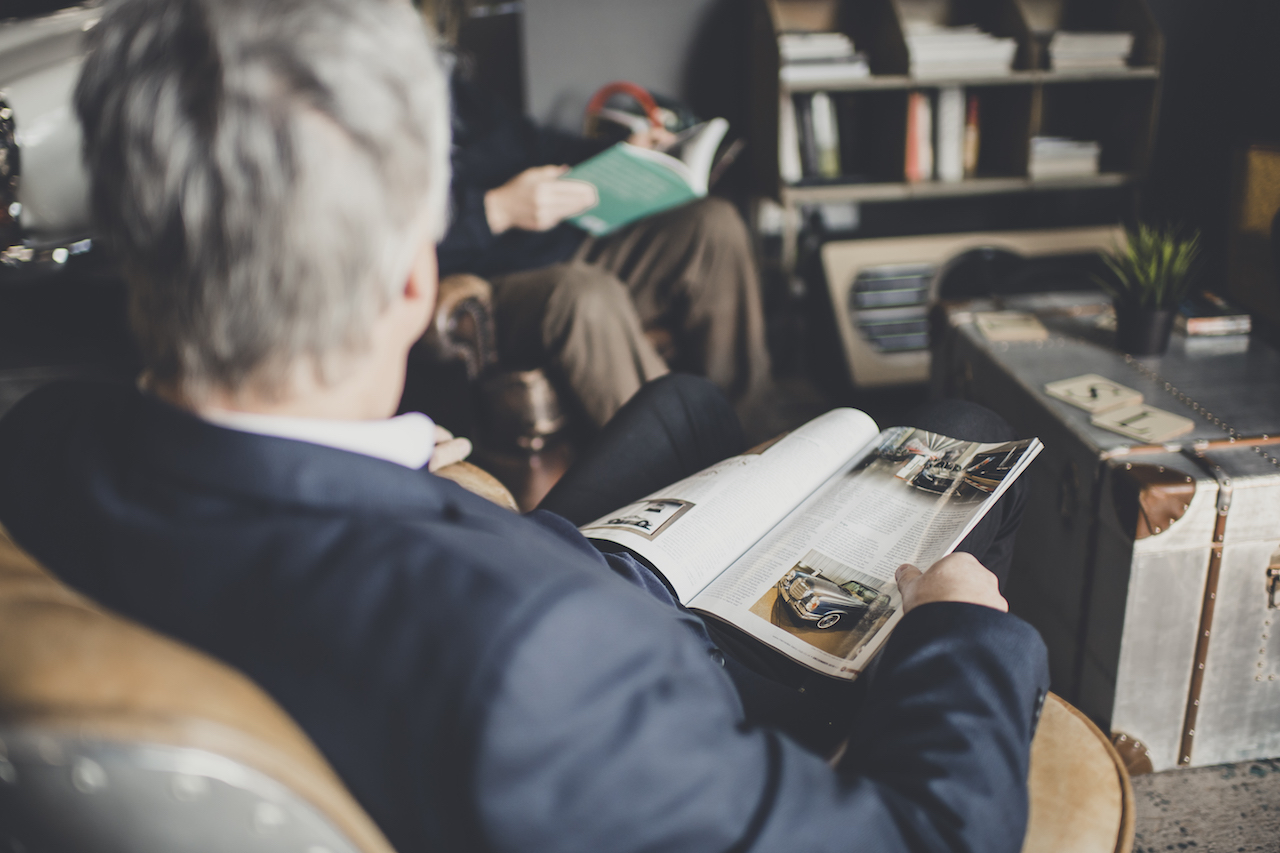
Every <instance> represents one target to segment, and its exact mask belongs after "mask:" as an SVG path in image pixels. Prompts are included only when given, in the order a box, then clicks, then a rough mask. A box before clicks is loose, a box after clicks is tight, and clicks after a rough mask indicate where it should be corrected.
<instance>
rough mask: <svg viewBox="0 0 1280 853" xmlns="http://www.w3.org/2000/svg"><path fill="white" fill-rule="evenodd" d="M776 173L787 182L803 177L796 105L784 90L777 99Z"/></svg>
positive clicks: (796, 180)
mask: <svg viewBox="0 0 1280 853" xmlns="http://www.w3.org/2000/svg"><path fill="white" fill-rule="evenodd" d="M778 175H779V176H780V177H781V178H782V180H783V181H784V182H786V183H788V184H794V183H796V182H798V181H799V180H800V179H801V178H803V177H804V167H803V166H802V165H801V162H800V131H799V128H798V127H797V125H796V107H795V103H794V102H793V101H792V100H791V96H790V95H788V94H787V93H786V92H783V93H782V97H780V98H779V99H778Z"/></svg>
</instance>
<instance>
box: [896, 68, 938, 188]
mask: <svg viewBox="0 0 1280 853" xmlns="http://www.w3.org/2000/svg"><path fill="white" fill-rule="evenodd" d="M906 148H907V150H906V158H905V167H904V169H903V171H904V177H905V178H906V180H907V182H908V183H919V182H920V181H929V180H932V179H933V99H932V98H931V97H929V94H928V93H927V92H921V91H915V92H911V93H910V94H909V95H907V137H906Z"/></svg>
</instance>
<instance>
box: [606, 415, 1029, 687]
mask: <svg viewBox="0 0 1280 853" xmlns="http://www.w3.org/2000/svg"><path fill="white" fill-rule="evenodd" d="M1040 448H1041V445H1040V442H1039V441H1038V440H1037V439H1034V438H1032V439H1026V440H1023V441H1013V442H1005V443H998V444H980V443H977V442H970V441H961V440H958V439H953V438H948V437H946V436H943V435H939V434H937V433H932V432H926V431H924V430H919V429H915V428H913V427H891V428H889V429H886V430H884V431H880V429H879V427H877V426H876V424H875V422H874V421H872V420H871V418H869V417H868V416H867V415H865V414H863V413H862V412H858V411H855V410H853V409H836V410H833V411H831V412H828V413H827V414H825V415H822V416H821V417H819V418H816V419H815V420H813V421H810V422H809V423H807V424H805V425H804V426H802V427H800V428H799V429H797V430H795V431H794V432H792V433H790V434H788V435H787V436H785V437H784V438H782V439H781V440H778V441H776V442H774V443H773V444H771V445H768V446H767V447H766V448H764V449H763V450H757V451H752V452H748V453H746V454H744V455H742V456H735V457H733V458H732V459H727V460H725V461H723V462H720V463H717V464H716V465H713V466H711V467H710V468H707V469H706V470H704V471H701V472H699V473H697V474H694V475H693V476H691V477H688V478H686V479H684V480H681V481H680V482H678V483H675V484H674V485H672V486H668V487H666V488H664V489H660V490H658V491H657V492H654V493H653V494H651V495H649V496H648V497H646V498H644V499H643V500H640V501H637V502H636V503H634V504H631V505H629V506H626V507H623V508H621V509H619V510H617V511H615V512H611V513H608V514H607V515H604V516H602V517H600V518H599V519H597V520H596V521H593V522H591V523H590V524H587V525H584V526H583V528H582V532H583V534H584V535H586V536H587V537H588V538H590V539H595V540H603V541H607V542H610V543H612V545H613V546H614V547H622V548H625V549H627V550H628V551H630V552H631V553H632V554H633V555H635V556H636V557H637V558H638V559H640V560H641V561H643V562H645V563H646V564H647V565H649V566H650V567H652V568H653V569H654V570H655V571H656V572H658V573H659V574H660V575H661V576H662V577H663V578H664V579H665V581H666V582H667V585H668V586H669V587H670V588H671V589H672V591H673V592H674V593H675V595H676V597H677V598H678V599H679V600H680V602H681V603H682V604H684V605H685V606H687V607H689V608H691V609H693V610H696V611H698V612H700V613H704V614H706V615H708V616H710V617H713V618H716V619H720V620H722V621H724V622H728V623H730V624H732V625H736V626H737V627H738V628H740V629H741V630H743V631H745V632H746V633H748V634H750V635H751V636H753V637H755V638H757V639H758V640H760V641H761V642H763V643H765V644H766V645H768V646H770V647H772V648H774V649H776V650H777V651H779V652H781V653H782V654H784V655H786V656H787V657H789V658H791V659H792V660H795V661H797V662H799V663H800V664H803V665H805V666H807V667H809V668H811V669H813V670H815V671H817V672H820V673H824V674H826V675H829V676H832V677H834V678H839V679H853V678H856V677H857V676H858V674H859V673H861V672H862V671H863V670H864V669H865V668H866V666H867V664H868V662H869V661H870V660H871V659H872V658H873V657H874V655H875V654H876V652H877V651H879V649H880V648H881V647H882V646H883V645H884V643H885V641H886V640H887V639H888V637H889V634H890V632H891V631H892V630H893V628H894V626H895V625H896V624H897V623H898V621H899V619H901V617H902V599H901V595H900V593H899V591H898V588H897V585H896V583H895V581H894V573H895V570H896V569H897V567H898V566H899V565H901V564H902V563H913V564H915V565H916V566H919V567H920V568H922V569H924V568H927V567H928V566H930V565H932V564H933V563H934V562H936V561H937V560H938V559H940V558H941V557H943V556H945V555H946V554H949V553H950V552H951V551H952V550H953V549H954V548H955V547H956V545H958V544H959V543H960V541H961V540H963V539H964V537H965V536H966V535H967V534H968V532H969V531H970V530H972V529H973V527H974V526H975V525H976V524H977V523H978V521H979V520H980V519H981V518H982V517H983V515H985V514H986V513H987V512H988V511H989V510H990V509H991V507H992V506H993V505H994V504H995V502H996V501H997V500H999V498H1000V496H1001V494H1003V492H1004V491H1005V489H1006V488H1008V486H1009V484H1010V483H1012V482H1013V481H1014V480H1015V479H1016V478H1017V477H1018V476H1019V475H1021V474H1022V472H1023V471H1025V470H1026V468H1027V466H1028V465H1029V464H1030V463H1031V461H1032V460H1033V459H1034V458H1035V456H1036V454H1037V453H1039V452H1040Z"/></svg>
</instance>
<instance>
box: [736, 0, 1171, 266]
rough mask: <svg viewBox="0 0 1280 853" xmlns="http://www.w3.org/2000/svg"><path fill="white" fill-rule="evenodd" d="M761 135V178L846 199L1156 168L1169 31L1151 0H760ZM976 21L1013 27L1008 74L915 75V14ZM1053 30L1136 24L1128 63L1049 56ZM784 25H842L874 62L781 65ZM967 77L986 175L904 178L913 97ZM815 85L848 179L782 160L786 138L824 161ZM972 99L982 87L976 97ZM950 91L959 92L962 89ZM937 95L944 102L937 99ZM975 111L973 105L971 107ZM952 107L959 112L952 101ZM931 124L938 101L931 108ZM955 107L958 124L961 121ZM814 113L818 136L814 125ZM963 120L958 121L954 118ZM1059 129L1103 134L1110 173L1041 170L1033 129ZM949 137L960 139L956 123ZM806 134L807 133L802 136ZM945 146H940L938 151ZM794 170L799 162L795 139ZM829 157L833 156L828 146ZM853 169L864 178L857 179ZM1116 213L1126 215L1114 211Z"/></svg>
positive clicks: (988, 191)
mask: <svg viewBox="0 0 1280 853" xmlns="http://www.w3.org/2000/svg"><path fill="white" fill-rule="evenodd" d="M750 2H751V8H752V9H753V12H752V21H751V28H750V34H749V39H750V51H751V56H752V63H751V83H750V85H751V90H752V98H751V104H752V106H751V117H750V125H749V127H748V129H747V133H748V137H749V139H750V142H751V147H750V152H751V154H750V155H749V156H750V167H751V172H752V183H753V187H754V190H755V192H756V193H757V194H758V195H760V196H761V197H768V198H773V199H775V200H777V201H779V202H781V203H782V205H783V206H784V207H785V208H788V209H791V210H794V208H796V207H797V206H800V205H808V204H822V203H840V202H870V203H876V202H902V201H906V202H913V201H920V202H922V203H923V202H925V201H927V200H929V199H947V198H966V197H980V196H994V195H1005V196H1013V195H1015V194H1018V193H1028V192H1044V191H1062V190H1090V189H1099V190H1105V189H1107V188H1115V187H1127V186H1134V185H1136V184H1138V182H1139V181H1140V180H1141V178H1142V176H1143V175H1144V173H1145V172H1146V169H1147V166H1148V163H1149V161H1150V157H1151V149H1152V145H1153V141H1154V135H1155V123H1156V113H1157V109H1158V105H1159V102H1160V88H1161V83H1160V68H1161V62H1162V57H1163V38H1162V36H1161V34H1160V31H1159V28H1158V27H1157V26H1156V24H1155V19H1154V17H1153V16H1152V14H1151V10H1150V8H1149V5H1148V4H1149V2H1150V0H750ZM920 23H930V24H936V25H941V26H956V27H961V26H975V27H977V28H978V29H980V30H982V31H984V32H988V33H990V34H992V35H994V36H996V37H998V38H1008V39H1013V40H1014V41H1015V42H1016V45H1017V50H1016V53H1015V54H1014V56H1013V59H1012V62H1011V66H1010V70H1009V71H1008V72H1006V73H1000V74H978V75H955V76H946V77H919V76H913V75H912V74H911V73H910V70H911V69H912V68H913V67H915V68H917V70H918V69H919V68H920V66H919V64H918V63H917V64H914V65H913V62H912V56H911V53H910V42H909V40H908V38H907V34H908V32H909V31H910V30H911V28H912V27H914V26H915V25H917V24H920ZM1055 31H1067V32H1116V33H1131V34H1132V35H1133V49H1132V51H1131V53H1130V54H1129V57H1128V59H1127V60H1126V61H1127V62H1130V63H1132V65H1131V66H1127V67H1123V68H1100V69H1069V70H1056V69H1053V68H1050V67H1049V66H1050V65H1051V64H1052V61H1053V60H1052V57H1051V56H1050V55H1049V51H1048V50H1047V49H1046V48H1047V44H1048V36H1049V34H1050V33H1052V32H1055ZM783 32H842V33H844V34H845V35H846V36H848V37H849V38H850V40H851V41H852V42H853V43H854V44H855V45H856V47H857V49H858V50H860V51H863V52H865V53H866V56H867V60H868V65H869V67H870V70H871V72H872V73H871V76H868V77H863V78H856V79H852V80H850V79H843V80H841V79H828V80H821V79H819V80H806V81H803V82H784V81H783V80H782V79H781V72H782V64H781V59H782V57H781V53H780V50H779V46H778V36H779V34H780V33H783ZM944 87H959V88H961V89H963V90H965V92H964V98H965V104H966V107H967V108H969V107H968V105H969V104H970V103H972V104H973V107H972V108H971V109H973V111H974V113H973V114H976V116H977V122H978V135H977V138H978V160H977V165H976V172H977V174H978V175H979V176H981V177H976V178H972V179H968V180H964V181H955V182H941V181H921V182H918V183H907V182H906V181H905V180H904V176H905V173H906V159H907V158H906V150H907V137H908V129H907V128H908V105H909V104H911V103H913V99H914V95H913V92H915V91H922V92H923V93H924V94H925V95H926V96H932V94H933V93H934V92H937V90H939V89H941V88H944ZM816 93H825V94H829V98H828V99H824V100H823V102H822V108H823V109H824V110H826V109H830V110H831V114H832V116H833V118H834V123H835V127H836V131H837V132H836V134H834V135H835V136H836V137H837V138H838V143H837V144H838V152H839V174H841V175H843V176H844V178H843V180H846V181H849V183H840V182H838V181H832V182H830V183H826V182H816V181H815V182H814V183H809V182H807V181H806V182H802V183H800V184H788V183H787V182H786V181H785V180H784V179H783V177H782V169H781V168H780V162H779V161H780V157H779V153H780V150H781V149H780V145H781V144H782V143H783V142H785V143H786V144H787V145H788V147H790V146H791V145H798V148H799V151H798V154H799V157H800V159H801V161H802V166H801V169H800V172H803V173H804V174H805V175H811V174H816V173H817V172H818V171H819V168H818V167H817V166H815V165H814V164H815V163H816V161H817V158H816V156H815V152H814V147H813V146H814V143H813V141H812V140H813V133H814V131H813V127H812V121H813V119H812V112H810V110H811V109H812V105H813V101H814V95H815V94H816ZM971 99H972V100H971ZM916 102H917V103H918V101H916ZM953 103H954V102H953ZM935 109H936V108H935ZM792 112H794V113H795V114H796V115H797V116H799V117H800V118H799V119H792V120H793V121H796V124H797V128H796V130H797V133H798V137H799V142H798V143H797V142H796V141H795V137H792V136H790V134H789V132H788V133H787V138H786V139H785V140H784V139H781V138H780V137H781V136H782V135H783V134H780V126H779V120H780V116H781V115H784V114H785V115H790V114H791V113H792ZM966 114H968V113H966ZM949 115H952V116H954V112H952V113H949ZM934 122H935V132H936V130H937V127H936V122H937V113H936V111H935V113H934ZM954 126H955V125H954V120H952V124H951V125H950V127H951V128H954ZM806 127H808V136H807V137H806ZM951 132H952V133H954V130H952V131H951ZM1037 136H1062V137H1067V138H1070V139H1078V140H1093V141H1096V142H1097V143H1098V144H1099V147H1100V156H1099V169H1100V171H1101V174H1097V175H1088V176H1080V177H1073V178H1052V179H1049V178H1044V179H1039V180H1036V179H1033V178H1030V177H1029V176H1028V173H1029V171H1030V167H1031V164H1030V153H1031V140H1032V139H1034V138H1035V137H1037ZM948 139H949V140H951V141H952V147H951V148H950V149H949V151H951V152H954V150H955V149H954V136H950V137H948ZM806 140H808V141H806ZM936 151H937V149H935V153H936ZM785 153H786V155H787V173H788V175H789V176H790V178H791V179H794V178H795V177H796V175H797V174H798V172H797V171H796V170H795V167H794V157H793V155H792V152H791V151H790V150H788V151H786V152H785ZM827 162H828V164H830V162H831V161H830V159H828V160H827ZM855 181H856V183H855ZM1117 218H1118V216H1117ZM799 221H800V220H799V218H798V217H795V216H788V217H786V218H785V219H784V223H788V224H785V225H784V228H783V249H782V257H783V262H782V265H783V267H784V268H789V267H790V264H791V263H792V262H793V261H794V259H795V256H796V246H797V239H798V228H799V226H798V225H797V224H796V223H798V222H799Z"/></svg>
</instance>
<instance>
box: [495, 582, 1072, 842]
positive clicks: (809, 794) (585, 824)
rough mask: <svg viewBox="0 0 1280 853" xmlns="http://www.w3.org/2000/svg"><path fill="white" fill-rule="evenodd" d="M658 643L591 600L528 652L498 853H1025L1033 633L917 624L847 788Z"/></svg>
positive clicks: (706, 672)
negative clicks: (748, 718) (747, 718)
mask: <svg viewBox="0 0 1280 853" xmlns="http://www.w3.org/2000/svg"><path fill="white" fill-rule="evenodd" d="M654 606H655V607H657V606H658V605H654ZM653 628H654V625H653V624H651V623H649V622H648V620H647V619H645V618H642V615H641V614H640V613H639V611H638V610H637V609H635V608H632V609H627V610H624V609H617V608H613V607H611V606H610V605H609V603H608V601H607V600H605V599H604V598H603V597H601V598H599V599H597V598H596V597H594V596H593V595H592V594H591V593H590V592H589V591H586V592H584V593H583V594H582V595H581V596H580V597H576V598H573V599H569V600H565V601H563V602H562V603H561V605H560V606H558V607H556V608H553V609H552V611H551V612H548V613H546V614H545V618H543V619H541V620H540V621H539V622H538V624H537V625H536V626H534V627H533V629H532V630H531V631H529V632H528V633H527V634H526V635H525V636H524V637H523V639H522V642H521V643H520V644H519V646H518V647H517V648H516V649H514V650H513V654H512V657H511V659H510V661H509V665H508V666H507V667H506V668H505V674H504V675H503V677H502V678H501V680H500V682H499V686H498V689H497V692H496V694H495V695H493V696H491V697H488V698H489V701H487V702H486V703H485V706H486V708H487V709H488V710H487V714H486V716H485V718H484V719H485V722H484V726H483V734H482V736H481V738H480V749H479V756H478V765H477V766H478V773H477V777H476V787H475V790H476V792H477V794H476V796H477V799H478V810H479V813H480V816H481V819H482V823H483V825H484V826H485V827H486V831H487V832H488V834H489V836H490V838H489V840H490V841H491V843H492V844H493V845H494V847H495V848H496V849H498V850H511V851H515V850H520V851H550V850H556V851H579V850H580V851H639V850H663V851H699V852H700V853H706V851H728V850H742V851H745V850H805V851H827V850H855V849H856V850H877V851H904V853H905V851H911V852H912V853H921V851H944V850H946V851H983V853H999V851H1009V853H1013V852H1014V851H1017V850H1018V849H1019V848H1020V846H1021V843H1022V838H1023V835H1024V833H1025V829H1026V818H1027V795H1026V776H1027V763H1028V755H1029V749H1030V741H1031V736H1032V731H1033V728H1034V720H1035V718H1036V714H1037V710H1038V705H1039V702H1040V701H1041V699H1042V697H1043V695H1044V691H1045V689H1046V688H1047V683H1048V672H1047V664H1046V659H1045V653H1044V647H1043V644H1042V643H1041V641H1040V639H1039V637H1038V635H1037V634H1036V633H1035V631H1034V630H1033V629H1031V628H1030V627H1029V626H1028V625H1026V624H1025V623H1024V622H1022V621H1021V620H1019V619H1017V618H1016V617H1013V616H1009V615H1007V614H1002V613H998V612H996V611H994V610H990V609H987V608H982V607H978V606H976V605H966V604H933V605H927V606H924V607H921V608H919V609H918V610H917V611H914V612H913V613H911V614H909V615H908V616H907V617H906V618H904V619H903V621H902V622H901V624H900V626H899V628H898V630H897V632H896V633H895V635H894V637H893V639H892V640H891V641H890V643H889V645H888V647H887V648H886V651H885V653H884V655H883V658H882V660H881V663H880V666H879V668H878V671H877V673H876V675H875V677H874V682H873V684H872V685H871V688H870V696H869V698H868V704H867V706H866V708H865V710H864V711H863V712H862V713H861V715H860V717H859V719H858V721H857V724H858V728H857V730H856V732H855V735H854V739H853V741H852V742H851V744H850V747H849V751H848V753H847V757H846V759H845V760H844V761H843V763H842V764H841V765H840V766H839V767H838V768H835V769H832V768H831V767H829V766H828V765H827V764H826V763H825V762H824V761H823V760H822V759H821V758H819V757H818V756H816V755H814V754H812V753H809V752H807V751H805V750H804V749H802V748H801V747H800V746H798V745H796V744H795V743H793V742H791V741H790V740H788V739H786V738H785V737H783V736H781V735H779V734H777V733H775V732H772V731H768V730H760V729H755V730H748V729H746V728H745V727H744V726H743V724H742V717H741V708H740V706H739V705H738V703H737V699H736V694H735V693H734V691H733V688H732V685H731V684H730V682H729V681H728V679H727V678H726V677H725V676H724V671H723V670H722V669H720V668H719V667H717V666H715V665H714V664H713V663H711V662H710V660H709V659H708V656H707V654H706V650H705V649H704V648H702V647H701V646H700V645H699V644H698V643H697V642H694V641H692V639H691V638H690V637H689V636H688V635H687V632H682V631H666V632H663V633H655V631H654V630H653ZM548 685H556V688H555V689H554V690H551V689H547V686H548Z"/></svg>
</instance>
